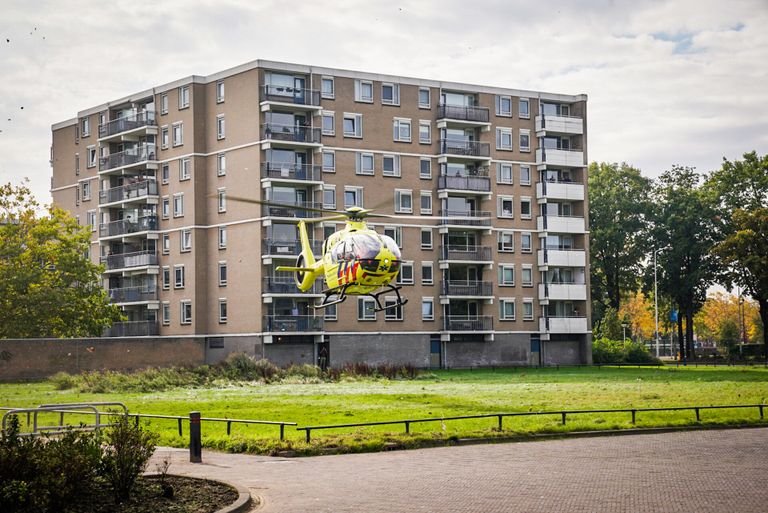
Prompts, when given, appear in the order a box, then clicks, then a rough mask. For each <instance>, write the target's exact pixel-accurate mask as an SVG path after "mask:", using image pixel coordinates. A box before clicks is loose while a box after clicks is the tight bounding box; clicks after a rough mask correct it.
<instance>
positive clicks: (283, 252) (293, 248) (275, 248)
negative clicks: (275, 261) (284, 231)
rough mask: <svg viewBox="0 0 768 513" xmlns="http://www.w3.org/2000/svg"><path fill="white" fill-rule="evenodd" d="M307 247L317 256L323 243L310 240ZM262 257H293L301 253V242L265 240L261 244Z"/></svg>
mask: <svg viewBox="0 0 768 513" xmlns="http://www.w3.org/2000/svg"><path fill="white" fill-rule="evenodd" d="M309 245H310V247H311V248H312V253H313V254H315V255H319V254H320V251H321V249H322V246H323V243H322V242H321V241H316V240H312V241H309ZM261 252H262V255H268V256H275V257H295V256H299V253H301V241H300V240H274V239H265V240H264V241H262V243H261Z"/></svg>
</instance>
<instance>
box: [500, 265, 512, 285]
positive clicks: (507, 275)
mask: <svg viewBox="0 0 768 513" xmlns="http://www.w3.org/2000/svg"><path fill="white" fill-rule="evenodd" d="M514 284H515V266H514V265H513V264H501V265H499V285H504V286H507V287H511V286H513V285H514Z"/></svg>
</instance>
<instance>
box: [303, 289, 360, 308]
mask: <svg viewBox="0 0 768 513" xmlns="http://www.w3.org/2000/svg"><path fill="white" fill-rule="evenodd" d="M350 285H352V284H351V283H347V284H346V285H343V286H341V287H339V289H331V290H326V291H324V292H323V294H325V297H323V301H322V303H320V304H319V305H312V308H316V309H317V308H325V307H326V306H331V305H338V304H339V303H343V302H344V301H345V300H346V299H347V288H349V286H350ZM331 296H336V299H333V300H330V301H329V299H330V298H331Z"/></svg>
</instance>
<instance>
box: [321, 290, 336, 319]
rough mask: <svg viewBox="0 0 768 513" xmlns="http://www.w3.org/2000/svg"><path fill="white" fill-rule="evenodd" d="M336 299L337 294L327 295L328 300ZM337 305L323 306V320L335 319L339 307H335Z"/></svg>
mask: <svg viewBox="0 0 768 513" xmlns="http://www.w3.org/2000/svg"><path fill="white" fill-rule="evenodd" d="M336 299H338V296H336V295H331V296H329V297H328V300H329V301H334V300H336ZM337 306H338V305H329V306H326V307H325V308H323V320H326V321H336V320H338V318H339V309H338V308H337Z"/></svg>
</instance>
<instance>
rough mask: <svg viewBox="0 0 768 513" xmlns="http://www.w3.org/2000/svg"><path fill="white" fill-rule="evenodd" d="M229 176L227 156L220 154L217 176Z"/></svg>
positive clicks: (217, 159) (217, 161) (217, 160)
mask: <svg viewBox="0 0 768 513" xmlns="http://www.w3.org/2000/svg"><path fill="white" fill-rule="evenodd" d="M226 174H227V154H226V153H219V154H218V155H216V176H224V175H226Z"/></svg>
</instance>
